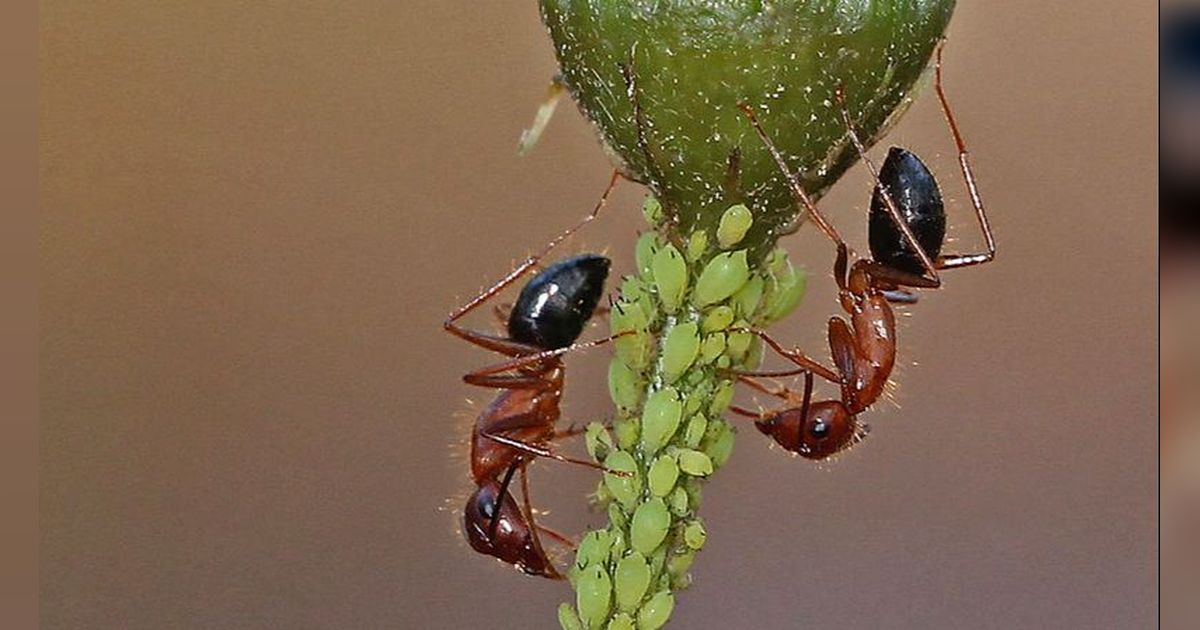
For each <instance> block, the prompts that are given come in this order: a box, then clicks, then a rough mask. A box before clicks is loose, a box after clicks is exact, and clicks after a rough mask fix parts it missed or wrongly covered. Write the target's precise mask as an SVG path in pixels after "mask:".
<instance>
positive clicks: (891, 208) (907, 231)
mask: <svg viewBox="0 0 1200 630" xmlns="http://www.w3.org/2000/svg"><path fill="white" fill-rule="evenodd" d="M834 95H835V96H836V98H837V101H838V104H839V105H841V108H842V122H844V123H845V124H846V132H847V133H848V134H849V135H850V142H851V143H852V144H853V145H854V148H855V150H856V151H858V156H859V157H860V158H862V161H863V164H865V165H866V167H867V171H868V172H870V173H871V179H874V180H875V186H876V188H877V189H878V190H879V192H880V196H881V197H883V205H884V206H886V207H887V211H888V214H889V215H890V216H891V217H892V222H893V223H895V224H896V227H898V228H900V233H901V234H903V235H904V240H905V241H906V242H907V243H908V245H909V247H911V248H912V250H913V251H915V252H916V253H917V258H919V259H921V266H922V267H924V268H925V271H926V272H927V273H928V274H929V276H928V277H925V276H922V279H923V280H924V284H926V285H928V288H934V289H936V288H937V287H940V286H942V279H941V278H940V277H939V276H938V273H937V266H936V265H935V264H934V263H933V260H931V259H930V258H929V252H927V251H925V248H924V247H921V244H920V243H919V242H917V236H916V234H914V233H913V231H912V226H910V225H909V224H908V221H905V220H904V215H902V214H900V208H899V207H897V206H896V201H895V200H894V199H892V194H891V193H890V192H888V190H887V187H886V186H884V185H883V182H882V181H881V180H880V179H879V171H878V170H876V168H875V163H874V162H872V161H871V158H870V156H868V155H867V147H866V146H864V145H863V143H862V140H861V139H859V137H858V132H857V131H855V129H854V121H853V120H851V118H850V108H849V106H848V105H847V104H846V90H845V89H843V87H842V86H840V85H839V86H838V87H837V90H836V91H835V93H834Z"/></svg>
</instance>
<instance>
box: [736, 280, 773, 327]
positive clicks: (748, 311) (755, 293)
mask: <svg viewBox="0 0 1200 630" xmlns="http://www.w3.org/2000/svg"><path fill="white" fill-rule="evenodd" d="M764 285H765V282H764V281H763V277H762V276H759V275H755V276H751V277H750V279H749V280H747V281H746V284H745V285H743V286H742V288H741V289H739V290H738V292H737V293H734V294H733V298H732V300H731V301H732V302H733V304H734V305H735V306H736V307H737V312H738V314H739V315H741V317H742V318H744V319H750V318H751V317H753V316H754V313H755V311H757V310H758V304H759V302H760V301H762V296H763V286H764Z"/></svg>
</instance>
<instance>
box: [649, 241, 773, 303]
mask: <svg viewBox="0 0 1200 630" xmlns="http://www.w3.org/2000/svg"><path fill="white" fill-rule="evenodd" d="M655 273H656V274H657V273H658V272H657V268H656V270H655ZM749 279H750V267H749V265H748V264H747V263H746V250H744V249H739V250H738V251H736V252H728V253H724V254H718V255H717V256H714V257H713V259H712V260H710V261H709V262H708V264H707V265H705V267H704V271H701V272H700V279H699V280H697V281H696V290H695V291H694V292H693V293H692V301H693V302H695V304H696V306H699V307H702V308H703V307H705V306H708V305H709V304H715V303H717V302H720V301H723V300H725V299H726V298H728V297H729V296H731V295H733V294H734V293H737V291H738V289H741V288H742V286H743V285H745V284H746V281H747V280H749Z"/></svg>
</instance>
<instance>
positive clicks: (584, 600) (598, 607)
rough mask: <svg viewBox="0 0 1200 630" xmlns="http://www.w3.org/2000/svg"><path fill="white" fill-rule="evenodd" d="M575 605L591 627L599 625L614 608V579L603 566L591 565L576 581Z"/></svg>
mask: <svg viewBox="0 0 1200 630" xmlns="http://www.w3.org/2000/svg"><path fill="white" fill-rule="evenodd" d="M575 607H576V608H578V609H579V618H580V620H581V621H583V623H585V624H587V626H588V627H589V628H591V627H596V626H599V625H600V623H601V622H603V621H604V620H605V619H606V618H607V617H608V611H609V610H610V609H611V608H612V580H611V579H610V578H609V577H608V572H606V571H605V570H604V567H603V566H600V565H595V564H594V565H591V566H589V567H588V568H586V569H584V570H582V571H580V572H579V578H578V579H577V580H576V581H575Z"/></svg>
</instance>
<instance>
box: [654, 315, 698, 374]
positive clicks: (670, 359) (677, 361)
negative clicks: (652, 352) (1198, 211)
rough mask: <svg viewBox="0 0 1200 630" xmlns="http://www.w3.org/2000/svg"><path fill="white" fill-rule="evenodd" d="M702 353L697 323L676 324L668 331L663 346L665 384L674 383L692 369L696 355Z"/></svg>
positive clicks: (662, 371)
mask: <svg viewBox="0 0 1200 630" xmlns="http://www.w3.org/2000/svg"><path fill="white" fill-rule="evenodd" d="M699 352H700V336H699V335H698V334H697V333H696V323H695V322H682V323H679V324H675V325H674V326H672V327H671V329H670V330H669V331H667V334H666V338H665V339H664V340H663V344H662V355H661V356H662V369H661V370H660V371H661V374H662V378H663V382H665V383H667V384H668V385H670V384H672V383H674V382H675V381H676V380H678V379H679V377H680V376H682V375H683V373H684V372H686V371H687V369H688V368H690V367H692V363H693V362H694V361H695V360H696V355H697V354H699Z"/></svg>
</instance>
